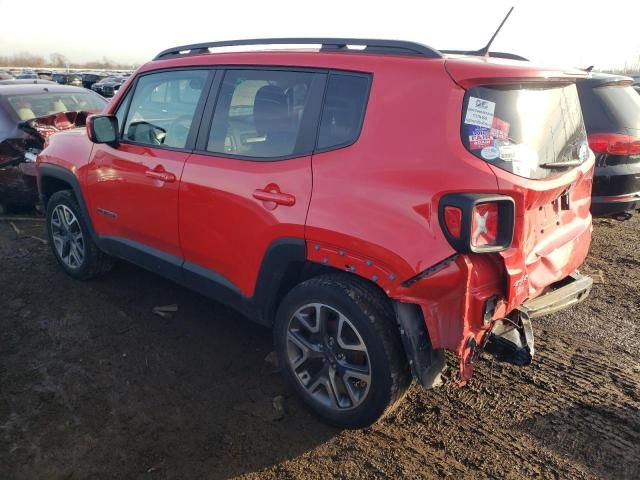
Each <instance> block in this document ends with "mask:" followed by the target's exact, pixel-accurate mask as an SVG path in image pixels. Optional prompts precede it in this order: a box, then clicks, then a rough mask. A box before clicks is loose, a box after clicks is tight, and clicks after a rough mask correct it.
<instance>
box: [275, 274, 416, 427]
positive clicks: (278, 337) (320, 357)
mask: <svg viewBox="0 0 640 480" xmlns="http://www.w3.org/2000/svg"><path fill="white" fill-rule="evenodd" d="M274 327H275V328H274V337H275V338H274V340H275V345H276V352H277V354H278V359H279V361H280V365H281V366H282V371H283V374H284V375H285V377H286V379H287V381H288V383H289V384H290V386H291V388H292V389H293V390H294V391H295V392H296V393H297V394H298V395H299V396H300V397H301V398H302V399H303V401H304V403H305V405H306V406H307V407H308V408H309V409H310V410H311V411H312V412H313V413H315V414H316V415H318V416H319V417H320V418H321V419H322V420H324V421H325V422H327V423H330V424H332V425H335V426H338V427H342V428H362V427H367V426H369V425H371V424H373V423H375V422H376V421H378V420H379V419H381V418H382V417H384V416H385V415H386V414H388V413H389V412H391V411H392V410H393V408H394V407H395V406H396V404H397V403H398V402H399V401H400V400H401V399H402V398H403V396H404V393H405V392H406V389H407V388H408V386H409V384H410V383H411V373H410V370H409V365H408V363H407V359H406V356H405V354H404V351H403V348H402V343H401V340H400V335H399V332H398V327H397V325H396V322H395V315H394V311H393V308H392V306H391V304H390V302H389V299H388V298H387V297H386V296H385V295H384V294H383V293H382V292H381V291H380V290H378V289H377V288H376V287H375V286H373V285H371V284H369V283H368V282H366V281H365V280H363V279H360V278H359V277H355V276H350V275H348V274H340V273H336V274H330V275H323V276H320V277H315V278H311V279H309V280H307V281H305V282H303V283H301V284H299V285H298V286H296V287H295V288H293V289H292V290H291V291H290V292H289V293H288V294H287V295H286V296H285V298H284V300H283V301H282V303H281V304H280V307H279V308H278V312H277V314H276V320H275V325H274Z"/></svg>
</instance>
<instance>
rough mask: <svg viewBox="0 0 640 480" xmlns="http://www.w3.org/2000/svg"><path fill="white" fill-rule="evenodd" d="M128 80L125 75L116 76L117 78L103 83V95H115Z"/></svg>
mask: <svg viewBox="0 0 640 480" xmlns="http://www.w3.org/2000/svg"><path fill="white" fill-rule="evenodd" d="M126 81H127V79H126V78H124V77H116V78H115V79H113V80H111V81H109V82H105V83H104V84H103V85H102V96H103V97H113V96H114V95H115V94H116V93H117V92H118V90H119V89H120V87H121V86H122V85H123V84H124V82H126Z"/></svg>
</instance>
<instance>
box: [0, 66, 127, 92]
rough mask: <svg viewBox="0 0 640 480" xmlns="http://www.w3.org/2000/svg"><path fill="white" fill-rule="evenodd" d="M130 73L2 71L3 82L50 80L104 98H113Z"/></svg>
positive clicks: (0, 74)
mask: <svg viewBox="0 0 640 480" xmlns="http://www.w3.org/2000/svg"><path fill="white" fill-rule="evenodd" d="M130 75H131V74H130V73H128V72H117V73H116V72H114V73H108V72H51V71H42V70H41V71H33V70H24V71H16V70H12V71H8V70H0V81H2V80H14V79H16V80H50V81H53V82H56V83H58V84H60V85H72V86H74V87H84V88H88V89H91V90H93V91H94V92H97V93H99V94H100V95H102V96H104V97H113V95H115V93H116V92H117V91H118V89H119V88H120V85H122V84H123V83H124V82H125V81H126V79H127V78H128V77H129V76H130Z"/></svg>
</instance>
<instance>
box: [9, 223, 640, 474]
mask: <svg viewBox="0 0 640 480" xmlns="http://www.w3.org/2000/svg"><path fill="white" fill-rule="evenodd" d="M16 226H17V227H18V228H19V229H21V230H22V232H21V235H20V236H18V235H16V233H15V232H14V230H13V228H12V227H11V226H10V224H9V223H7V222H6V221H0V479H23V478H24V479H94V478H96V479H98V478H100V479H101V478H123V479H131V478H143V479H144V478H149V479H164V478H184V479H198V478H228V477H236V476H245V477H247V478H279V479H280V478H328V477H343V478H344V477H349V478H363V479H364V478H367V479H368V478H372V477H387V478H402V477H407V478H437V477H445V476H452V477H455V478H513V479H516V478H518V479H519V478H528V477H545V478H563V479H564V478H611V479H620V478H629V479H631V478H635V479H637V478H640V360H639V358H638V351H639V348H640V318H639V317H640V290H639V289H638V284H640V253H639V250H638V240H639V238H640V237H639V233H640V216H639V215H636V216H635V217H634V218H633V219H632V220H630V221H627V222H623V223H621V222H617V221H614V220H598V221H596V222H595V230H594V244H593V247H592V252H591V255H590V257H589V259H588V261H587V264H586V265H585V267H584V271H586V272H587V273H590V274H592V275H594V276H595V277H596V280H597V283H596V285H595V287H594V290H593V293H592V295H591V297H590V298H589V299H588V300H587V301H586V302H585V303H583V304H582V305H580V306H579V307H577V308H575V309H573V310H572V311H570V312H567V313H562V314H557V315H555V316H552V317H549V318H545V319H543V320H540V321H537V322H536V325H535V328H536V335H537V336H536V358H535V359H534V364H533V365H532V366H530V367H526V368H516V367H511V366H508V365H502V364H497V363H495V364H492V363H491V362H490V361H483V362H481V363H480V364H479V365H478V367H477V369H476V374H475V376H474V379H473V380H472V381H471V382H470V384H469V385H468V386H467V387H465V388H463V389H458V388H457V387H456V386H454V385H453V383H452V381H451V379H449V381H448V382H446V383H445V385H444V386H443V387H440V388H438V389H436V390H432V391H424V390H422V389H420V388H417V387H415V386H413V387H412V388H411V389H410V391H409V393H408V395H407V397H406V398H405V400H404V402H403V403H402V405H401V406H400V408H399V409H398V410H397V411H396V412H395V413H394V414H393V416H392V417H390V418H387V419H386V420H384V421H383V422H381V423H379V424H377V425H375V426H374V427H372V428H370V429H367V430H362V431H339V430H336V429H333V428H329V427H327V426H325V425H323V424H322V423H320V422H318V421H317V420H316V419H314V418H313V417H312V416H310V415H309V414H308V413H307V412H306V410H304V408H303V407H302V405H301V404H300V402H299V401H298V400H297V399H296V398H295V397H293V396H292V395H291V394H290V393H289V392H288V391H287V389H286V387H285V385H284V383H283V380H282V379H281V377H280V375H279V374H278V373H273V372H272V371H271V368H270V365H269V363H268V362H267V363H265V361H264V359H265V357H266V356H267V355H268V354H269V352H270V351H271V334H270V332H269V331H268V330H266V329H264V328H262V327H259V326H256V325H253V324H251V323H249V322H248V321H247V320H245V319H244V318H243V317H241V316H239V315H238V314H236V313H234V312H233V311H230V310H228V309H226V308H224V307H222V306H220V305H218V304H216V303H213V302H211V301H209V300H207V299H205V298H203V297H200V296H198V295H197V294H194V293H191V292H189V291H187V290H185V289H182V288H179V287H177V286H175V285H173V284H172V283H170V282H168V281H165V280H163V279H161V278H158V277H156V276H154V275H152V274H149V273H147V272H145V271H143V270H140V269H138V268H136V267H133V266H131V265H127V264H125V263H120V264H118V265H117V267H116V269H115V271H114V272H113V273H110V274H109V275H107V276H105V277H103V278H101V279H99V280H94V281H91V282H77V281H74V280H72V279H70V278H69V277H67V276H66V275H65V274H63V273H62V271H61V270H60V269H59V268H58V267H57V265H56V264H55V262H54V259H53V257H52V256H51V254H50V252H49V250H48V248H49V247H48V246H47V245H44V244H42V243H41V242H40V241H39V240H37V239H34V238H31V237H27V235H34V236H37V237H44V224H43V223H37V222H18V223H16ZM166 304H177V305H178V306H179V310H178V312H177V313H176V314H175V315H174V316H173V317H172V318H162V317H159V316H157V315H155V314H153V313H152V309H153V307H154V306H157V305H166ZM280 395H282V396H283V397H284V412H280V411H279V410H278V409H275V408H274V398H276V397H278V396H280ZM279 401H280V399H278V400H276V403H278V402H279Z"/></svg>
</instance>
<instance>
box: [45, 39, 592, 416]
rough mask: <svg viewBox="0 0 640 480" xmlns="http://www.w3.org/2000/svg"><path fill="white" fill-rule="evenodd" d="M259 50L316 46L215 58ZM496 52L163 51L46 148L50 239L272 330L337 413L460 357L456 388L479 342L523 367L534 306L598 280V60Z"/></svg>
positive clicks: (324, 410)
mask: <svg viewBox="0 0 640 480" xmlns="http://www.w3.org/2000/svg"><path fill="white" fill-rule="evenodd" d="M259 44H260V45H273V44H288V45H296V46H299V45H300V44H309V45H312V44H313V45H320V48H319V49H318V48H317V47H314V48H312V49H307V50H305V49H302V50H300V49H298V50H295V49H291V50H288V51H253V52H236V53H229V52H228V51H227V52H222V53H220V50H219V49H218V50H217V53H214V52H216V49H217V47H233V46H238V45H243V46H246V45H259ZM298 48H299V47H298ZM227 50H228V48H227ZM494 57H495V55H493V56H486V55H485V56H473V55H455V54H444V53H441V52H439V51H437V50H434V49H431V48H429V47H426V46H424V45H420V44H416V43H410V42H400V41H382V40H355V39H275V40H274V39H269V40H244V41H236V42H217V43H207V44H198V45H188V46H181V47H176V48H172V49H169V50H166V51H164V52H162V53H160V54H159V55H158V56H157V57H156V58H155V59H154V60H153V61H152V62H150V63H147V64H146V65H144V66H143V67H141V68H140V69H139V70H138V71H137V72H136V74H135V75H133V76H132V77H131V78H130V79H129V80H128V81H127V83H126V84H125V85H124V86H123V87H122V88H121V89H120V91H119V93H118V94H117V95H116V97H115V99H114V100H113V101H112V102H111V103H110V104H109V106H108V107H107V108H106V111H105V112H104V114H102V115H96V116H93V117H89V119H88V120H87V124H86V131H85V130H82V129H81V130H78V129H76V130H71V131H68V132H63V133H59V134H56V135H53V136H52V137H51V138H50V141H49V144H48V146H47V147H46V148H45V149H44V151H43V152H42V154H41V155H40V156H39V157H38V175H39V177H38V180H39V186H40V193H41V197H42V200H43V201H44V203H45V205H46V212H47V226H48V233H49V239H50V243H51V246H52V250H53V254H54V255H55V257H56V258H57V260H58V262H59V263H60V265H61V266H62V268H63V269H64V270H65V271H66V272H67V273H68V274H70V275H71V276H73V277H76V278H79V279H87V278H90V277H93V276H95V275H96V274H99V273H102V272H104V271H106V270H107V269H108V267H109V266H111V264H112V261H113V258H121V259H125V260H128V261H131V262H133V263H135V264H137V265H139V266H141V267H143V268H146V269H149V270H151V271H153V272H157V273H158V274H160V275H163V276H165V277H167V278H169V279H171V280H173V281H175V282H177V283H180V284H182V285H185V286H187V287H189V288H192V289H194V290H197V291H198V292H201V293H202V294H204V295H206V296H209V297H211V298H214V299H216V300H218V301H221V302H224V303H225V304H228V305H230V306H231V307H233V308H235V309H238V310H239V311H241V312H243V313H244V314H246V315H247V316H248V317H250V318H251V319H253V320H255V321H257V322H260V323H262V324H265V325H270V326H273V328H274V337H275V345H276V351H277V354H278V357H279V360H280V364H281V367H282V370H283V373H284V375H285V377H286V378H287V379H288V381H289V382H290V384H291V387H292V388H293V390H295V391H296V392H297V393H298V394H299V395H300V397H302V398H303V399H304V402H305V403H306V404H307V405H308V406H309V407H310V408H311V409H312V410H313V411H314V412H315V413H316V414H318V415H319V416H320V417H322V418H323V419H325V420H326V421H328V422H331V423H333V424H337V425H340V426H344V427H361V426H365V425H369V424H371V423H373V422H375V421H376V420H378V419H379V418H380V417H381V416H383V415H384V414H385V413H387V412H388V411H390V410H391V409H392V407H393V406H394V404H395V403H396V402H397V401H399V400H400V399H401V398H402V396H403V393H404V392H405V390H406V389H407V387H408V385H409V383H410V382H411V379H412V377H413V378H415V379H416V381H417V382H419V383H420V384H422V385H423V386H425V387H427V388H429V387H433V386H435V385H438V384H439V382H440V373H441V372H442V369H443V368H444V365H445V360H444V358H445V357H444V351H445V350H449V351H451V352H454V353H455V354H456V355H457V357H458V360H459V379H460V384H464V383H465V382H466V381H467V380H468V379H469V378H470V377H471V374H472V371H473V368H474V364H475V362H476V361H477V360H478V357H479V355H480V354H481V353H482V352H483V351H484V352H488V353H491V354H493V355H495V356H496V357H498V358H499V359H502V360H504V361H507V362H511V363H514V364H517V365H527V364H528V363H530V362H531V359H532V356H533V350H534V349H533V333H532V328H531V319H533V318H535V317H538V316H540V315H544V314H547V313H550V312H554V311H557V310H560V309H562V308H565V307H567V306H569V305H572V304H575V303H577V302H579V301H581V300H583V299H584V298H585V297H586V296H587V295H588V293H589V290H590V288H591V283H592V282H591V279H590V278H588V277H585V276H580V275H579V274H578V273H577V271H576V269H577V268H578V267H579V266H580V264H581V263H582V262H583V261H584V259H585V257H586V255H587V252H588V249H589V244H590V239H591V216H590V214H589V206H590V194H591V183H592V175H593V165H594V159H593V154H592V153H591V152H590V150H589V149H588V146H587V138H586V134H585V128H584V125H583V120H582V115H581V109H580V103H579V101H578V94H577V91H576V86H575V81H576V78H578V77H583V76H584V75H585V74H584V72H579V71H570V72H566V71H560V70H546V69H541V68H537V67H535V66H534V65H531V64H530V63H528V62H519V61H514V60H506V59H504V58H494Z"/></svg>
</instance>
